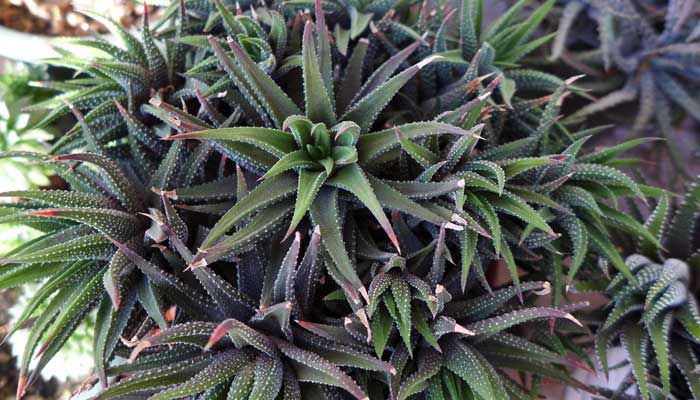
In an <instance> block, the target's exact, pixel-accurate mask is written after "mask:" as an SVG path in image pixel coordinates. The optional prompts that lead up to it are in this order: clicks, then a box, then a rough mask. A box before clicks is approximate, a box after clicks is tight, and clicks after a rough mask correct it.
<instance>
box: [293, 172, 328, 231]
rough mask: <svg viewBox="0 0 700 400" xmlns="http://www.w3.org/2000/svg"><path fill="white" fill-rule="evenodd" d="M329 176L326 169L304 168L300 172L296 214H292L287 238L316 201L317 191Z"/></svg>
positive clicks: (295, 207) (295, 206)
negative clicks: (312, 169)
mask: <svg viewBox="0 0 700 400" xmlns="http://www.w3.org/2000/svg"><path fill="white" fill-rule="evenodd" d="M327 176H328V175H327V174H326V172H325V171H309V170H302V171H300V172H299V186H298V187H297V199H296V204H295V205H294V215H292V222H291V223H290V225H289V229H288V230H287V233H286V234H285V239H286V238H287V237H289V235H291V233H292V232H293V231H294V229H296V227H297V225H298V224H299V222H300V221H301V219H302V218H304V216H305V215H306V211H308V210H309V207H311V203H312V202H313V201H314V198H316V193H318V191H319V189H321V186H322V185H323V183H324V182H325V181H326V177H327Z"/></svg>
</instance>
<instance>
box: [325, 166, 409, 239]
mask: <svg viewBox="0 0 700 400" xmlns="http://www.w3.org/2000/svg"><path fill="white" fill-rule="evenodd" d="M328 183H329V184H331V185H334V186H337V187H339V188H342V189H345V190H347V191H349V192H350V193H352V194H354V195H355V197H357V198H358V199H359V200H360V201H361V202H362V203H363V204H364V205H365V207H367V209H369V211H370V212H371V213H372V215H374V217H375V218H376V219H377V221H378V222H379V225H381V227H382V229H384V231H385V232H386V234H387V235H388V236H389V240H391V242H392V243H393V245H394V246H395V247H396V249H397V250H399V252H400V251H401V248H400V247H399V241H398V239H397V238H396V234H395V233H394V229H393V228H392V227H391V223H390V222H389V219H388V218H387V217H386V214H384V210H383V209H382V205H381V204H380V203H379V200H377V197H376V196H375V194H374V191H373V190H372V186H371V185H370V183H369V181H368V180H367V177H366V176H365V174H364V173H363V172H362V169H361V168H360V167H359V166H358V165H357V164H350V165H348V166H346V167H344V168H342V169H340V170H338V171H337V172H336V173H335V175H334V176H332V177H331V178H330V179H328Z"/></svg>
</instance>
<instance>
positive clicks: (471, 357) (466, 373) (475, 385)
mask: <svg viewBox="0 0 700 400" xmlns="http://www.w3.org/2000/svg"><path fill="white" fill-rule="evenodd" d="M445 354H446V357H445V366H446V367H447V368H448V369H449V370H450V371H452V372H454V373H455V374H457V375H458V376H459V377H460V378H462V379H463V380H464V381H465V382H466V383H467V385H469V387H470V388H471V389H472V390H473V391H474V392H475V393H477V394H478V395H479V396H481V397H482V398H484V399H498V398H501V399H503V398H505V396H504V394H503V393H498V392H496V393H494V389H495V388H494V387H493V386H492V385H491V382H490V379H489V374H488V372H487V371H486V368H487V367H486V366H485V365H484V364H483V363H482V362H481V359H480V357H479V356H478V352H477V351H476V350H475V349H474V348H473V347H471V346H470V345H468V344H465V343H462V342H460V341H458V340H452V341H449V342H448V344H447V345H446V346H445Z"/></svg>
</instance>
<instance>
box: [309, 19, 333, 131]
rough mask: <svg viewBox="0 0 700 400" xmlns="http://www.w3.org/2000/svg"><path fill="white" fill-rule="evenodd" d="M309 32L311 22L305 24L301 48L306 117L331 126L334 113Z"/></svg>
mask: <svg viewBox="0 0 700 400" xmlns="http://www.w3.org/2000/svg"><path fill="white" fill-rule="evenodd" d="M311 30H312V27H311V22H307V23H306V25H305V26H304V38H303V43H302V47H301V49H302V71H303V73H304V98H305V102H306V116H307V117H308V118H309V119H310V120H311V121H313V122H324V123H326V125H328V126H331V125H335V112H334V111H333V105H332V104H331V99H330V98H329V97H328V93H329V92H328V91H326V87H325V85H324V81H323V78H322V77H321V71H320V70H319V64H318V62H319V60H318V57H317V56H316V50H315V46H314V39H313V36H312V33H311Z"/></svg>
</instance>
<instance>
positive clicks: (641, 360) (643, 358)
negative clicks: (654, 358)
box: [620, 324, 649, 399]
mask: <svg viewBox="0 0 700 400" xmlns="http://www.w3.org/2000/svg"><path fill="white" fill-rule="evenodd" d="M620 338H621V341H622V345H623V347H624V348H625V352H626V353H627V355H628V356H629V358H630V361H631V364H632V371H633V372H634V377H635V378H636V380H637V385H638V386H639V392H640V394H641V396H642V399H648V398H649V386H648V381H647V344H648V342H649V337H648V336H647V335H646V334H645V332H644V329H643V328H642V326H641V325H637V324H627V325H625V328H624V330H623V332H622V335H621V336H620Z"/></svg>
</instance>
